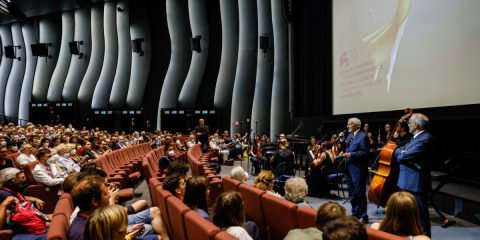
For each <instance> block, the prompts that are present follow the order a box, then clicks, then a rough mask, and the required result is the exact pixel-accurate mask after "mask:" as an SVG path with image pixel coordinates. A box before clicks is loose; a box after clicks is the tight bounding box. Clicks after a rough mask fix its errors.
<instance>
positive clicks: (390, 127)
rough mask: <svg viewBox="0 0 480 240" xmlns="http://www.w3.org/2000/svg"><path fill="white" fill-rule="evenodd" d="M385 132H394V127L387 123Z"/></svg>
mask: <svg viewBox="0 0 480 240" xmlns="http://www.w3.org/2000/svg"><path fill="white" fill-rule="evenodd" d="M384 129H385V132H387V133H389V132H391V131H392V125H391V124H390V123H385V127H384Z"/></svg>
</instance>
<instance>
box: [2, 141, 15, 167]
mask: <svg viewBox="0 0 480 240" xmlns="http://www.w3.org/2000/svg"><path fill="white" fill-rule="evenodd" d="M7 152H8V148H7V147H0V170H2V169H4V168H9V167H14V166H13V162H12V159H10V158H7Z"/></svg>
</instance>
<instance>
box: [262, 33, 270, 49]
mask: <svg viewBox="0 0 480 240" xmlns="http://www.w3.org/2000/svg"><path fill="white" fill-rule="evenodd" d="M269 40H270V36H268V35H263V36H260V49H261V50H262V51H263V52H267V51H268V49H269V48H270V46H269V45H270V44H269Z"/></svg>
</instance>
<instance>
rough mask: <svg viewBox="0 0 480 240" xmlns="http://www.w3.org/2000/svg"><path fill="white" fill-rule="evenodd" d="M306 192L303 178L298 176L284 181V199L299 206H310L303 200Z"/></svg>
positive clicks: (306, 188) (306, 187)
mask: <svg viewBox="0 0 480 240" xmlns="http://www.w3.org/2000/svg"><path fill="white" fill-rule="evenodd" d="M307 193H308V186H307V182H305V179H303V178H300V177H295V178H290V179H288V180H287V181H286V182H285V199H287V200H288V201H290V202H293V203H295V204H297V206H299V207H308V208H311V207H312V206H310V204H308V203H307V202H306V201H305V197H306V196H307Z"/></svg>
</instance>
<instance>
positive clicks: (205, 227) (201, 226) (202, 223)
mask: <svg viewBox="0 0 480 240" xmlns="http://www.w3.org/2000/svg"><path fill="white" fill-rule="evenodd" d="M185 226H186V228H187V236H188V239H205V240H207V239H212V240H213V239H214V238H215V235H216V234H217V233H218V232H219V231H220V229H219V228H218V227H217V226H215V225H213V223H211V222H210V221H208V220H205V219H204V218H203V217H202V216H200V214H198V213H197V212H195V211H189V212H187V213H186V214H185Z"/></svg>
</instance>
